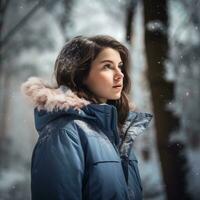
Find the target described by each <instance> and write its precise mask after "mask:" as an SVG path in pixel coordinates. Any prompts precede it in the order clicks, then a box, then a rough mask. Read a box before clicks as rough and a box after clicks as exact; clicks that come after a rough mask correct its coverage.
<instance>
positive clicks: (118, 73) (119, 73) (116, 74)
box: [114, 69, 124, 80]
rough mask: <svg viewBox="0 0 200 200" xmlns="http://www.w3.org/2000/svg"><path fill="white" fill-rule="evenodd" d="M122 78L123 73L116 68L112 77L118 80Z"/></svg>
mask: <svg viewBox="0 0 200 200" xmlns="http://www.w3.org/2000/svg"><path fill="white" fill-rule="evenodd" d="M122 78H124V74H123V73H122V71H121V70H120V69H117V70H116V73H115V77H114V79H115V80H119V79H122Z"/></svg>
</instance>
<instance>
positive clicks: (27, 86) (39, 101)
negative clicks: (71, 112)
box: [20, 77, 91, 112]
mask: <svg viewBox="0 0 200 200" xmlns="http://www.w3.org/2000/svg"><path fill="white" fill-rule="evenodd" d="M20 89H21V92H22V94H23V95H24V96H25V98H26V99H27V100H28V101H29V102H30V103H31V104H32V105H33V106H34V107H36V108H37V109H38V110H41V109H43V110H46V111H49V112H51V111H53V110H54V109H60V110H67V109H69V108H74V109H80V108H82V107H84V106H86V105H88V104H90V103H91V102H89V101H87V100H86V99H84V98H79V97H78V96H77V95H76V94H75V93H74V92H72V91H71V90H70V89H69V88H68V87H66V86H60V87H59V88H57V89H54V88H53V87H51V86H50V85H49V84H48V83H47V82H45V81H44V80H42V79H40V78H38V77H30V78H28V80H27V81H26V82H24V83H23V84H22V85H21V88H20Z"/></svg>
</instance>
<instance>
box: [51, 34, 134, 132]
mask: <svg viewBox="0 0 200 200" xmlns="http://www.w3.org/2000/svg"><path fill="white" fill-rule="evenodd" d="M107 47H109V48H112V49H114V50H117V51H118V52H119V54H120V57H121V59H122V62H123V67H122V73H123V74H124V79H123V89H122V93H121V97H120V99H117V100H108V101H107V103H108V104H110V105H114V106H115V107H116V108H117V112H118V127H119V129H120V130H121V128H122V126H123V124H124V122H125V120H126V118H127V116H128V112H129V110H130V105H129V100H128V94H129V92H130V89H131V82H130V78H129V75H128V71H129V67H130V58H129V51H128V49H127V48H126V47H125V46H124V45H123V44H121V43H120V42H119V41H117V40H116V39H115V38H113V37H111V36H109V35H96V36H93V37H85V36H82V35H80V36H76V37H74V38H73V39H71V40H70V41H68V42H67V43H66V44H65V45H64V47H63V48H62V50H61V52H60V53H59V55H58V57H57V59H56V62H55V67H54V75H55V79H56V82H57V86H58V87H59V86H60V85H65V86H67V87H69V88H70V89H71V90H72V91H73V92H75V93H76V94H77V95H78V96H79V97H84V98H85V99H87V100H89V101H92V102H93V103H100V102H99V101H98V98H97V97H96V96H95V94H93V93H91V92H90V91H89V89H88V88H87V86H86V85H85V84H84V83H83V80H84V79H85V78H87V76H88V74H89V72H90V67H91V63H92V61H94V60H95V58H96V57H97V56H98V54H99V53H100V52H101V51H102V50H103V49H104V48H107Z"/></svg>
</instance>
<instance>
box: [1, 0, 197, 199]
mask: <svg viewBox="0 0 200 200" xmlns="http://www.w3.org/2000/svg"><path fill="white" fill-rule="evenodd" d="M199 10H200V1H199V0H57V1H55V0H40V1H35V0H1V5H0V199H1V200H30V198H31V197H30V162H31V153H32V150H33V147H34V144H35V142H36V140H37V133H36V131H35V128H34V120H33V108H32V107H31V106H30V105H28V104H27V103H26V102H25V100H24V98H23V96H22V95H21V93H20V85H21V83H22V82H24V81H25V80H26V79H27V78H28V77H30V76H39V77H42V78H43V79H46V80H48V81H49V82H51V81H52V72H53V66H54V62H55V59H56V56H57V54H58V53H59V51H60V49H61V48H62V46H63V45H64V43H65V41H67V40H68V39H71V38H72V37H74V36H77V35H86V36H91V35H96V34H109V35H111V36H113V37H115V38H116V39H118V40H119V41H121V42H123V43H124V44H125V45H126V46H127V47H128V48H129V50H130V53H131V61H132V63H131V69H130V74H131V79H132V83H133V84H132V93H131V98H132V100H133V101H134V102H135V104H136V105H137V109H138V110H140V111H146V112H151V113H153V115H154V119H153V122H152V123H151V126H150V128H149V129H148V130H147V131H146V132H145V133H144V134H142V135H141V136H139V137H138V138H137V140H136V141H135V146H134V148H135V150H136V153H137V157H138V160H139V168H140V173H141V178H142V183H143V188H144V189H143V192H144V200H165V199H168V200H179V199H180V200H185V199H188V200H189V199H194V200H196V199H199V197H200V112H199V108H198V107H199V105H200V84H199V83H200V81H199V80H200V12H199Z"/></svg>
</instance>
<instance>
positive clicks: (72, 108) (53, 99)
mask: <svg viewBox="0 0 200 200" xmlns="http://www.w3.org/2000/svg"><path fill="white" fill-rule="evenodd" d="M21 92H22V94H23V95H24V96H25V98H26V99H27V100H28V101H29V102H30V103H31V104H32V105H33V106H34V108H35V109H34V116H35V127H36V130H37V131H38V133H39V132H40V131H41V130H42V128H43V127H44V126H45V125H47V124H48V123H49V122H50V121H52V120H55V119H57V118H59V117H61V116H63V115H70V116H78V117H79V118H85V119H88V120H93V121H95V122H96V123H97V124H98V125H99V126H100V127H102V128H103V129H105V130H106V131H107V132H108V133H110V134H111V132H113V131H114V132H117V133H118V130H117V109H116V108H115V106H112V105H109V104H106V103H102V104H94V103H91V102H90V101H87V100H86V99H84V98H80V97H78V96H77V95H76V94H75V93H74V92H72V91H71V90H70V89H69V88H68V87H66V86H60V87H59V88H57V89H54V88H53V87H51V86H50V85H49V84H48V83H47V82H45V81H44V80H42V79H40V78H37V77H30V78H29V79H28V80H27V81H26V82H24V83H23V84H22V85H21ZM151 119H152V115H151V114H149V113H140V112H134V111H130V112H129V115H128V118H127V120H126V122H125V124H124V126H123V132H124V133H126V139H127V141H130V140H134V139H135V137H136V136H137V135H139V134H140V133H141V132H143V130H144V129H145V128H146V127H147V126H148V124H149V122H150V121H151ZM109 130H112V131H109ZM115 135H117V134H111V135H108V137H110V138H111V139H114V141H115V143H116V144H118V143H119V139H118V138H117V137H116V136H115ZM113 137H114V138H113Z"/></svg>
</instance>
